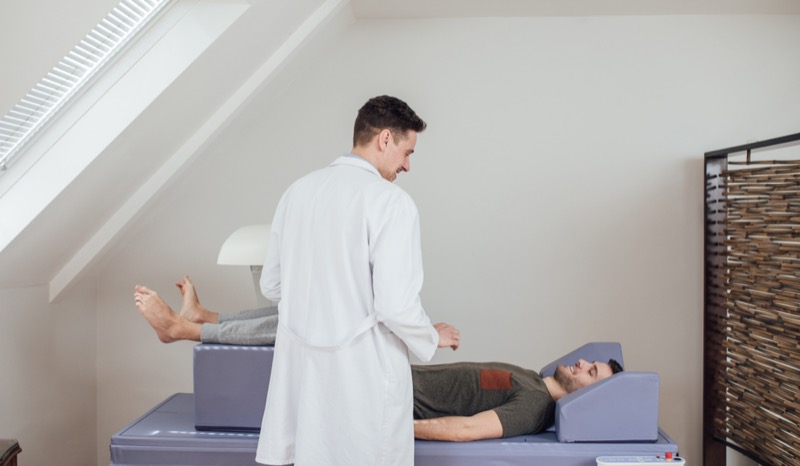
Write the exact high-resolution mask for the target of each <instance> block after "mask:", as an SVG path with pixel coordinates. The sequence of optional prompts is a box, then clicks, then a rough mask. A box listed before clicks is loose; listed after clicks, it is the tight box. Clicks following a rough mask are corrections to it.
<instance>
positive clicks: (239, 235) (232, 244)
mask: <svg viewBox="0 0 800 466" xmlns="http://www.w3.org/2000/svg"><path fill="white" fill-rule="evenodd" d="M270 228H271V225H270V224H268V223H267V224H262V225H248V226H245V227H241V228H239V229H238V230H236V231H234V232H233V233H232V234H231V235H230V236H228V239H226V240H225V242H224V243H222V247H221V248H220V250H219V256H218V257H217V264H220V265H249V266H250V273H251V274H252V275H253V285H254V286H255V289H256V303H257V305H258V307H267V306H274V303H272V302H271V301H269V300H268V299H267V298H265V297H264V296H263V295H262V294H261V285H260V284H259V281H260V280H261V269H262V268H263V267H264V266H263V264H264V258H265V257H266V255H267V241H268V239H269V231H270Z"/></svg>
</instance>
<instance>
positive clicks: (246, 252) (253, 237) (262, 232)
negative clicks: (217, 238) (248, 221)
mask: <svg viewBox="0 0 800 466" xmlns="http://www.w3.org/2000/svg"><path fill="white" fill-rule="evenodd" d="M270 228H271V225H270V224H268V223H267V224H263V225H249V226H246V227H242V228H239V229H238V230H236V231H234V232H233V234H231V235H230V236H229V237H228V239H226V240H225V242H224V243H222V247H221V248H220V250H219V256H218V257H217V264H220V265H263V264H264V257H266V255H267V241H268V239H269V231H270Z"/></svg>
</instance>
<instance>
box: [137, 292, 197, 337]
mask: <svg viewBox="0 0 800 466" xmlns="http://www.w3.org/2000/svg"><path fill="white" fill-rule="evenodd" d="M135 290H136V293H134V295H133V300H134V302H135V303H136V308H137V309H139V312H141V313H142V315H143V316H144V318H145V319H146V320H147V323H149V324H150V326H151V327H153V330H155V331H156V335H157V336H158V339H159V340H161V341H162V342H164V343H172V342H173V341H178V340H187V339H188V340H195V341H198V340H199V339H200V329H199V324H195V323H192V322H188V321H186V320H185V319H183V318H181V317H180V316H179V315H178V314H175V313H174V312H172V309H170V307H169V306H168V305H167V303H165V302H164V300H162V299H161V296H159V295H158V293H156V292H155V291H153V290H151V289H149V288H147V287H145V286H141V285H137V286H136V287H135Z"/></svg>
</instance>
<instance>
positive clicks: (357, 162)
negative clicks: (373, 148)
mask: <svg viewBox="0 0 800 466" xmlns="http://www.w3.org/2000/svg"><path fill="white" fill-rule="evenodd" d="M334 165H350V166H352V167H358V168H363V169H364V170H366V171H368V172H371V173H374V174H375V175H377V176H381V173H380V172H379V171H378V169H377V168H375V166H374V165H372V164H371V163H370V162H369V160H367V159H365V158H364V157H361V156H358V155H356V154H344V155H342V156H341V157H339V158H338V159H336V160H334V161H333V163H332V164H331V166H334Z"/></svg>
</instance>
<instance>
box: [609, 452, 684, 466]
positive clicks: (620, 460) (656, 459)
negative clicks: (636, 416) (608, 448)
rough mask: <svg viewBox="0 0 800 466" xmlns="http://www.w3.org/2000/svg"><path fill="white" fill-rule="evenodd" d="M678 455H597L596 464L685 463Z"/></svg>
mask: <svg viewBox="0 0 800 466" xmlns="http://www.w3.org/2000/svg"><path fill="white" fill-rule="evenodd" d="M685 464H686V461H684V460H683V458H681V457H680V456H673V454H672V453H670V452H667V453H666V454H664V456H598V457H597V466H668V465H675V466H678V465H685Z"/></svg>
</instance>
